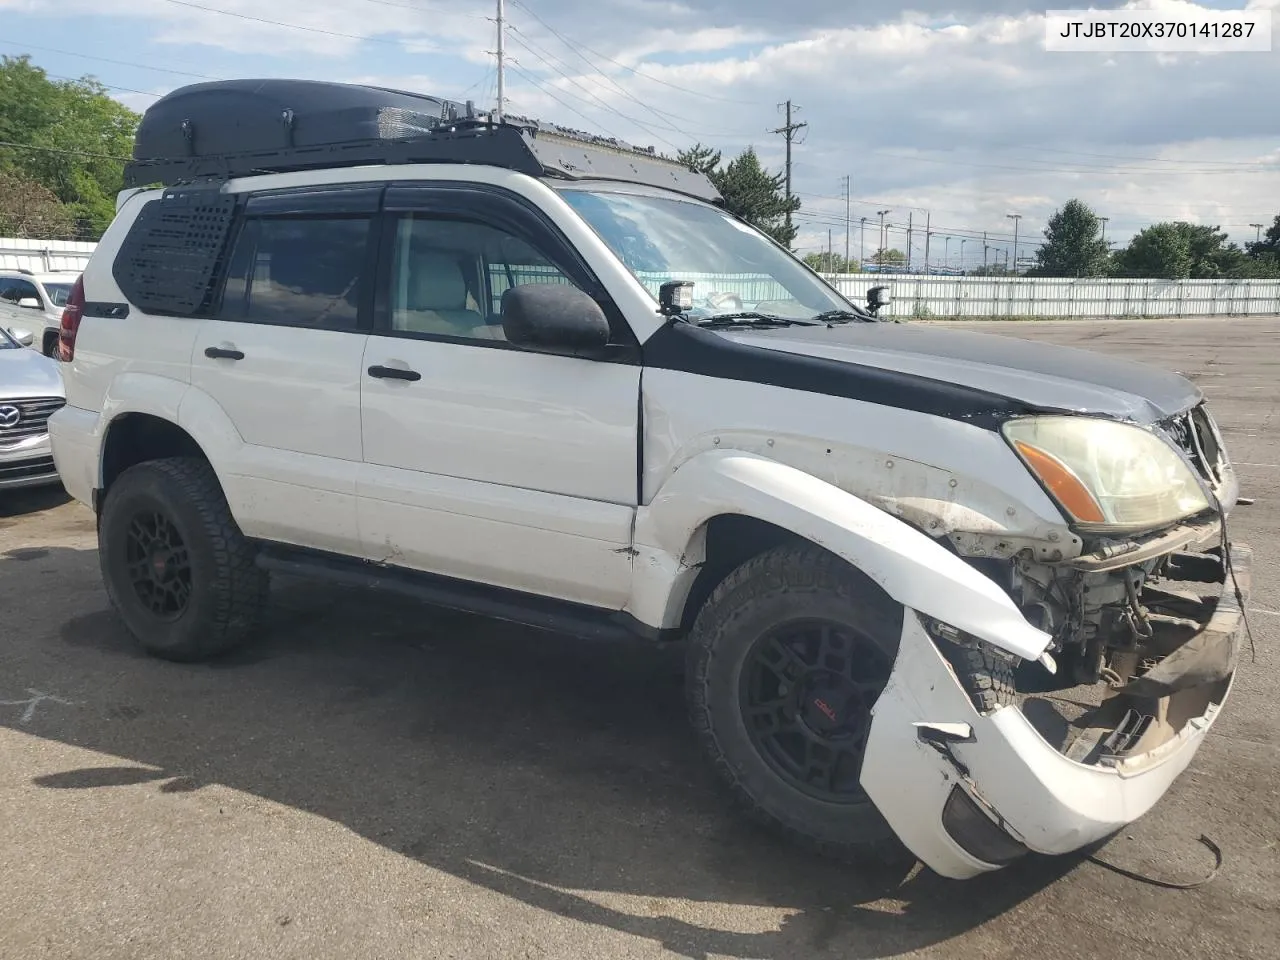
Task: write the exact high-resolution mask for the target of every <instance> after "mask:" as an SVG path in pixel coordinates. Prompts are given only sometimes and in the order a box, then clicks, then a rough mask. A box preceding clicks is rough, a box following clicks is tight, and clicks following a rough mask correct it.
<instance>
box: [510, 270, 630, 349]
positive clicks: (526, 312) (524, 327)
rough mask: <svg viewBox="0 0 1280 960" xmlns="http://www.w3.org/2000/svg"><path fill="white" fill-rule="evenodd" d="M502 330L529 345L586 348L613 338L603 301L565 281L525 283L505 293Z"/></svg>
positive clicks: (513, 339)
mask: <svg viewBox="0 0 1280 960" xmlns="http://www.w3.org/2000/svg"><path fill="white" fill-rule="evenodd" d="M502 332H503V333H505V334H506V336H507V340H508V341H510V342H511V343H518V344H521V345H522V346H528V347H552V348H560V349H564V350H583V349H591V348H593V347H603V346H605V345H607V344H608V342H609V321H608V320H607V319H605V315H604V311H603V310H601V309H600V305H599V304H598V303H596V302H595V301H594V300H592V299H591V298H590V297H589V296H587V295H586V294H585V293H583V292H582V291H581V290H579V289H578V288H577V287H572V286H569V285H568V284H565V283H524V284H520V285H519V286H515V287H512V288H511V289H510V290H507V291H505V292H504V293H503V294H502Z"/></svg>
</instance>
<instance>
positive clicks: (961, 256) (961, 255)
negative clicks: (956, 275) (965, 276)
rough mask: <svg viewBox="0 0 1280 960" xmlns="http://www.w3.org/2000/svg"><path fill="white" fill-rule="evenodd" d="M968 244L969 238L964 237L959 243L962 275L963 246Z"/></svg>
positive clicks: (962, 271)
mask: <svg viewBox="0 0 1280 960" xmlns="http://www.w3.org/2000/svg"><path fill="white" fill-rule="evenodd" d="M968 242H969V238H968V237H965V238H964V239H963V240H961V241H960V272H961V273H964V245H965V244H966V243H968Z"/></svg>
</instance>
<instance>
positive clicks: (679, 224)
mask: <svg viewBox="0 0 1280 960" xmlns="http://www.w3.org/2000/svg"><path fill="white" fill-rule="evenodd" d="M561 195H562V196H563V197H564V199H565V201H566V202H567V203H568V204H569V205H570V206H571V207H573V208H574V210H576V211H577V212H578V213H579V214H580V215H581V216H582V218H583V219H584V220H586V221H587V223H588V224H589V225H590V226H591V228H592V229H593V230H595V232H596V233H597V234H599V236H600V239H601V240H603V241H604V242H605V244H606V245H608V247H609V249H611V250H612V251H613V252H614V253H615V254H616V255H617V257H618V259H620V260H621V261H622V262H623V263H624V264H626V266H627V269H628V270H630V271H631V272H632V273H633V274H634V275H635V277H636V279H637V280H639V281H640V282H641V283H642V284H644V286H645V288H646V289H647V290H648V291H649V293H650V294H651V295H652V296H653V298H654V299H655V300H656V299H657V298H658V288H659V287H661V286H662V284H664V283H666V282H668V281H671V280H688V281H690V282H692V283H693V285H694V286H693V303H694V309H693V310H692V311H691V312H690V319H693V320H698V319H700V318H707V317H714V316H716V315H718V314H727V313H739V312H742V311H753V312H756V313H762V314H769V315H771V316H777V317H786V318H796V319H801V318H807V317H813V316H815V315H817V314H820V313H825V312H826V311H830V310H851V309H853V308H852V306H851V305H850V304H849V302H848V301H846V300H845V299H844V298H843V297H841V296H840V295H839V294H837V293H836V292H835V291H834V290H832V289H831V288H830V287H828V286H827V285H826V284H825V283H823V282H822V281H821V280H819V279H818V278H817V277H816V276H814V274H813V273H811V272H810V271H809V270H808V268H806V267H805V266H804V265H803V264H802V263H800V262H799V261H797V260H796V259H794V258H793V257H791V256H790V255H789V254H787V253H786V252H784V251H783V250H782V249H780V248H779V247H777V246H776V245H775V244H774V243H773V242H772V241H770V240H769V239H768V238H766V237H765V236H763V235H762V234H760V233H757V232H756V231H755V230H753V229H752V228H751V227H748V226H746V225H745V224H743V223H742V222H740V221H738V220H736V219H734V218H733V217H731V216H729V215H728V214H726V213H724V212H723V211H721V210H718V209H716V208H715V207H712V206H710V205H708V204H705V203H699V202H697V201H694V200H684V199H680V198H676V197H653V196H645V195H642V194H634V193H625V192H622V191H616V192H615V191H611V190H600V189H582V188H578V187H570V188H565V189H563V190H562V191H561Z"/></svg>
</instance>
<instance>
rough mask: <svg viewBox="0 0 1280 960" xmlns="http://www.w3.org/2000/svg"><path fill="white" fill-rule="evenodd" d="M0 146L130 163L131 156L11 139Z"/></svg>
mask: <svg viewBox="0 0 1280 960" xmlns="http://www.w3.org/2000/svg"><path fill="white" fill-rule="evenodd" d="M0 147H8V148H9V149H11V150H31V151H32V152H35V153H52V154H56V155H58V156H64V157H89V158H90V159H93V160H119V161H120V162H121V163H128V162H129V161H130V160H131V159H132V158H131V157H117V156H114V155H112V154H109V153H89V152H87V151H85V150H65V149H62V148H59V147H38V146H36V145H35V144H34V143H13V142H12V141H9V140H0Z"/></svg>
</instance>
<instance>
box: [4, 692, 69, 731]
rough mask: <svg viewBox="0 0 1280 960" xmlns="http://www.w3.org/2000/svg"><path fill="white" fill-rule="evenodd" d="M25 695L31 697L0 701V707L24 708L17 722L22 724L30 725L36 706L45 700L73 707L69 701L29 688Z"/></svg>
mask: <svg viewBox="0 0 1280 960" xmlns="http://www.w3.org/2000/svg"><path fill="white" fill-rule="evenodd" d="M27 693H29V694H31V696H30V698H29V699H26V700H0V707H26V709H25V710H23V711H22V716H20V717H19V718H18V722H19V723H22V724H27V723H30V722H31V720H32V718H34V717H35V715H36V706H37V705H38V704H41V703H44V702H45V701H46V700H47V701H49V702H50V703H60V704H62V705H63V706H64V707H70V706H73V703H72V701H70V700H63V699H62V698H61V697H55V696H54V695H53V694H51V693H41V692H40V691H39V690H35V689H33V688H31V687H27Z"/></svg>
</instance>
